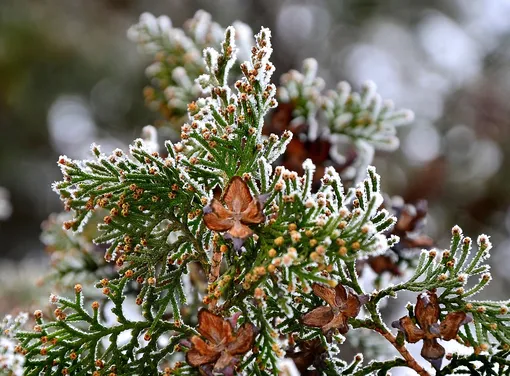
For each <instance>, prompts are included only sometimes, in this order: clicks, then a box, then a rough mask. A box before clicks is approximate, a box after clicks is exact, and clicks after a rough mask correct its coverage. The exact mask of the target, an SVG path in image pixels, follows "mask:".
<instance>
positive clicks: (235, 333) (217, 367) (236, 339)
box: [186, 309, 255, 376]
mask: <svg viewBox="0 0 510 376" xmlns="http://www.w3.org/2000/svg"><path fill="white" fill-rule="evenodd" d="M237 319H238V316H234V317H233V318H232V319H231V320H224V319H223V318H222V317H221V316H218V315H215V314H213V313H211V312H209V311H208V310H207V309H202V310H200V311H199V312H198V327H197V330H198V332H199V333H200V335H201V336H193V337H191V348H190V349H189V350H188V352H187V353H186V361H187V362H188V364H189V365H191V366H193V367H200V370H201V373H202V374H205V375H208V376H209V375H210V376H212V375H213V374H215V373H218V372H220V373H221V374H223V375H226V376H230V375H234V373H235V368H236V365H237V364H238V362H239V359H238V358H237V356H239V355H243V354H245V353H247V352H248V351H250V350H251V348H252V347H253V343H254V340H255V327H254V326H253V324H251V323H244V324H243V325H242V326H241V327H240V328H238V329H237V330H235V327H236V324H237ZM202 337H203V338H202Z"/></svg>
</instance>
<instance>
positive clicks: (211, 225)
mask: <svg viewBox="0 0 510 376" xmlns="http://www.w3.org/2000/svg"><path fill="white" fill-rule="evenodd" d="M223 202H224V203H225V205H226V206H227V207H226V208H225V206H224V205H223V204H222V203H221V201H220V200H218V199H216V198H213V199H212V200H211V203H210V204H209V205H207V206H206V207H205V208H204V222H205V225H206V226H207V228H208V229H210V230H213V231H218V232H225V234H224V235H223V236H224V238H225V239H231V240H232V242H233V244H234V248H235V249H236V250H239V249H241V247H242V245H243V243H244V241H245V240H246V239H247V238H248V237H250V236H251V235H253V230H252V229H251V228H250V227H248V226H251V225H258V224H260V223H262V222H263V221H264V219H265V217H264V213H263V212H262V206H263V197H258V198H254V197H253V196H252V195H251V193H250V189H249V188H248V185H247V184H246V182H245V181H244V180H243V179H242V178H241V177H239V176H234V177H233V178H232V179H230V182H229V183H228V185H227V188H226V189H225V190H224V192H223Z"/></svg>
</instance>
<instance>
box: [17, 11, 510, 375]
mask: <svg viewBox="0 0 510 376" xmlns="http://www.w3.org/2000/svg"><path fill="white" fill-rule="evenodd" d="M197 17H198V18H197ZM203 17H205V16H204V14H203V13H198V14H197V16H196V19H197V20H196V21H195V22H194V23H193V22H192V23H191V26H190V29H189V30H191V31H190V32H189V34H184V33H182V32H178V31H176V29H173V28H171V25H170V21H169V20H168V19H166V18H160V19H155V18H153V17H152V16H148V15H144V16H142V20H141V21H142V22H141V23H140V24H139V25H136V26H135V27H134V29H133V30H135V31H136V33H137V37H138V38H139V40H140V41H141V42H143V45H144V46H145V48H147V49H149V50H150V51H152V52H158V51H160V50H158V49H161V48H163V46H166V44H169V45H172V43H174V44H175V43H176V41H180V42H179V43H181V44H180V45H179V46H180V47H182V46H187V47H189V51H195V50H194V49H198V48H199V47H198V46H203V45H204V44H207V43H208V42H209V40H208V39H207V37H204V35H211V36H214V38H217V33H219V30H220V29H219V27H218V26H217V25H216V24H213V23H210V22H209V21H208V22H209V23H208V22H205V21H204V20H203V19H202V18H203ZM200 20H201V21H200ZM204 25H205V26H207V27H206V28H205V29H203V28H202V27H203V26H204ZM199 26H200V27H199ZM163 31H164V33H163ZM131 33H133V32H131ZM158 33H159V34H158ZM204 33H205V34H204ZM155 35H159V39H154V36H155ZM163 36H164V38H166V39H164V38H163ZM151 38H153V39H151ZM179 38H180V39H179ZM186 38H187V39H186ZM241 39H242V38H241ZM238 40H239V39H238V38H237V37H236V29H235V28H234V27H228V28H227V29H226V30H225V31H224V39H223V41H221V42H218V47H217V48H216V49H215V48H212V47H210V46H207V47H206V48H205V49H204V52H203V62H201V63H200V64H198V63H197V64H196V65H193V66H192V68H190V69H191V71H192V74H193V75H195V74H196V73H197V72H198V71H200V72H201V73H200V75H197V76H196V77H197V80H196V84H197V85H198V87H199V88H200V90H201V95H202V96H203V97H202V98H200V99H198V100H197V101H196V102H192V103H189V105H188V106H187V111H188V121H187V122H185V123H184V124H183V125H182V126H181V139H180V140H179V142H176V143H172V142H170V141H167V142H166V143H165V148H164V149H163V151H162V152H161V153H158V152H157V151H155V148H154V145H151V144H150V142H146V141H144V140H142V139H137V140H135V141H134V142H133V143H132V145H131V146H130V148H129V151H128V152H124V151H122V150H114V151H113V152H112V153H111V154H109V155H106V154H104V153H102V152H101V150H100V148H99V146H96V145H92V148H91V151H92V154H93V159H91V160H70V159H69V158H67V157H65V156H62V157H61V158H60V159H59V162H58V164H59V166H60V168H61V170H62V174H63V180H62V181H58V182H55V184H54V186H53V188H54V190H55V191H56V192H57V193H58V194H59V195H60V197H61V199H62V201H63V202H64V204H65V207H66V209H68V210H69V211H71V213H72V219H70V220H68V221H66V222H65V225H64V227H65V228H67V229H68V230H70V231H71V230H72V231H74V235H72V236H70V237H69V239H68V240H66V241H71V242H75V241H77V240H76V239H80V236H81V235H82V234H83V233H84V231H86V229H87V227H86V226H88V225H90V224H92V223H93V221H94V220H95V219H97V218H100V219H101V220H100V221H99V222H100V223H99V224H98V226H97V229H98V230H97V232H95V233H94V242H95V244H96V246H103V247H105V249H106V250H105V255H104V258H105V260H106V261H107V262H109V263H111V264H110V265H112V269H111V271H112V275H110V276H108V278H103V279H101V280H100V281H99V282H97V284H96V288H98V289H100V291H101V294H102V296H103V298H102V300H101V302H97V301H95V302H92V303H90V302H87V303H84V302H85V301H86V297H85V296H84V292H86V293H87V294H88V287H90V286H88V287H87V288H85V287H86V286H82V285H81V284H77V285H76V286H75V287H74V296H73V297H72V298H66V297H60V296H55V295H52V296H51V298H50V303H51V304H53V305H55V306H56V309H55V311H54V317H48V318H43V317H42V314H41V313H40V312H37V313H36V314H35V319H36V323H37V325H36V330H34V331H31V332H20V333H18V334H17V338H18V340H19V341H20V346H19V348H18V350H19V351H20V352H21V353H23V354H25V365H24V367H25V374H27V375H60V374H70V375H94V376H97V375H157V374H160V375H170V374H175V375H197V374H199V373H202V374H203V373H205V374H207V372H209V374H211V372H212V371H211V369H212V368H211V369H208V368H203V367H202V368H200V369H198V368H193V367H191V366H190V364H191V362H190V363H189V364H188V363H186V362H183V361H182V359H183V355H184V353H186V351H189V349H190V348H193V346H196V343H198V342H197V339H196V338H197V337H194V336H198V335H204V333H203V332H202V331H200V330H201V329H200V326H199V325H197V316H198V312H199V310H200V309H203V308H204V305H208V309H209V310H211V311H214V314H217V315H219V316H221V317H222V319H221V320H223V318H225V319H226V318H228V317H230V320H233V321H236V320H239V324H240V325H243V324H248V325H253V327H254V328H256V330H254V331H253V333H255V338H254V341H253V344H252V346H251V347H250V349H249V350H248V351H245V352H242V354H234V355H236V356H238V358H235V362H234V363H229V365H230V364H235V367H234V368H232V367H230V366H229V367H226V368H228V369H229V370H230V371H232V370H234V369H235V371H236V372H237V374H246V375H248V374H249V375H252V374H254V375H277V374H278V372H279V367H280V364H281V363H280V362H281V361H282V359H284V358H287V360H288V358H289V357H288V354H289V351H290V349H293V350H296V348H299V346H301V345H299V344H304V343H311V342H310V341H315V342H313V343H315V345H316V346H318V347H319V348H320V349H321V351H322V352H321V354H320V362H319V363H313V365H312V364H310V366H313V367H316V370H317V369H318V370H319V371H320V372H322V374H325V375H338V374H345V375H367V374H374V375H375V374H385V373H386V372H387V371H388V370H390V369H391V368H393V367H400V366H406V367H409V368H412V369H414V370H416V371H417V372H419V373H421V374H422V375H426V374H427V373H426V371H424V370H423V368H421V366H420V365H419V364H418V363H416V361H414V359H413V358H412V357H411V358H409V357H410V355H409V353H408V352H407V350H406V348H405V342H404V339H403V338H402V337H401V336H396V337H395V335H394V334H392V333H391V331H390V329H389V328H388V327H387V326H386V324H385V323H384V322H383V319H382V317H381V314H380V312H379V309H378V306H379V303H380V302H381V300H382V299H384V298H386V297H388V296H395V295H396V294H397V293H398V292H399V291H403V290H407V291H412V292H416V293H417V294H420V293H422V292H424V291H427V290H436V291H437V294H438V296H439V300H440V303H441V305H442V307H441V315H442V316H444V315H446V314H447V313H449V312H454V311H455V312H457V311H463V312H468V313H470V314H471V315H472V316H473V319H474V322H473V324H470V326H467V325H464V326H463V327H462V328H461V330H460V331H459V332H458V338H457V340H458V342H460V343H461V344H464V345H469V346H472V347H474V349H475V353H476V356H477V357H480V356H482V357H483V359H485V360H487V359H491V360H493V361H494V362H500V359H506V355H502V351H507V350H508V346H509V343H510V337H509V336H510V332H509V331H508V326H507V322H508V302H488V301H474V300H470V299H471V297H472V296H473V295H475V294H476V293H478V292H479V291H480V290H481V289H482V288H483V287H484V286H485V285H486V284H487V283H488V282H489V280H490V276H489V274H488V266H487V265H486V264H485V260H486V258H487V256H488V252H489V249H490V242H489V240H488V237H487V236H481V237H479V240H478V248H477V250H476V251H475V252H473V254H471V253H472V252H471V241H470V240H469V239H468V238H465V237H463V235H462V232H461V230H460V229H459V228H458V227H455V228H454V229H453V231H452V234H453V235H452V243H451V248H450V250H448V251H445V252H443V253H442V254H441V255H440V257H438V251H435V250H433V251H430V252H426V251H424V252H423V253H422V254H421V256H420V259H419V261H418V265H417V268H416V270H415V272H414V274H412V275H411V277H410V278H409V279H407V280H404V281H402V282H401V283H399V284H397V285H390V286H383V287H382V288H381V289H380V290H374V291H364V290H363V288H362V287H361V285H360V283H359V282H358V272H357V270H356V263H357V262H358V261H360V260H363V259H365V258H367V257H370V256H375V255H379V254H381V253H383V252H385V251H386V250H388V249H389V248H390V247H391V246H393V245H394V244H395V243H396V242H397V241H398V238H397V237H395V236H392V235H390V230H391V229H392V226H393V225H394V224H395V221H396V219H395V217H393V216H392V215H390V214H389V212H388V211H387V210H385V209H383V208H382V203H383V199H382V195H381V191H380V177H379V175H378V174H377V173H376V171H375V168H373V167H368V168H367V169H366V170H363V171H360V172H359V173H360V175H361V174H365V173H366V175H365V176H366V177H365V178H364V179H361V180H360V181H359V183H357V184H356V185H355V186H354V187H352V188H350V189H347V190H346V189H344V187H343V185H342V181H341V179H340V176H339V174H338V172H337V171H335V169H334V168H332V167H328V168H327V169H326V171H325V174H324V176H323V177H322V179H321V184H320V187H319V188H318V190H316V191H313V190H312V182H313V175H314V172H315V166H314V165H313V163H312V162H311V161H310V160H307V161H305V162H304V164H303V170H304V174H303V176H299V175H298V174H297V173H296V172H294V171H289V170H287V169H286V168H284V167H282V166H276V167H273V164H274V162H275V161H277V159H278V157H279V156H280V155H281V154H282V153H284V152H285V147H286V145H287V144H288V142H289V141H290V140H291V137H292V133H291V132H290V131H288V130H286V131H284V132H283V134H282V135H281V136H278V135H274V134H273V135H270V136H268V137H266V136H264V135H263V133H262V128H263V126H264V118H265V116H266V115H267V114H268V112H269V111H270V110H271V109H273V108H275V107H276V106H277V101H276V99H275V95H276V92H277V90H276V87H275V85H274V84H272V83H271V76H272V74H273V72H274V69H275V68H274V66H273V64H272V63H271V61H270V57H271V53H272V46H271V33H270V30H268V29H266V28H262V29H261V31H260V32H259V33H258V34H257V35H256V36H255V44H254V46H253V48H251V54H250V56H249V57H248V60H247V61H244V62H241V63H240V64H239V63H238V62H237V61H236V58H237V57H238V56H241V53H240V51H239V49H238V47H237V46H236V41H238ZM183 41H185V42H183ZM198 41H200V43H198ZM165 48H166V47H165ZM165 51H166V50H165ZM179 51H180V52H179ZM181 52H182V51H181V50H180V49H177V51H174V50H172V49H169V50H168V51H166V53H168V54H169V56H173V54H176V56H177V57H179V56H181V55H179V53H181ZM165 64H166V63H165ZM306 66H307V68H306V69H308V70H309V71H307V72H305V74H304V75H303V77H301V78H300V76H299V74H298V73H293V74H292V75H293V76H292V75H291V76H289V77H287V78H285V79H284V83H285V88H286V89H285V90H286V92H285V91H282V92H281V94H280V96H281V98H284V97H285V96H286V97H285V98H286V99H288V100H291V101H294V104H295V109H296V111H297V112H296V114H297V116H302V117H303V118H304V119H306V121H308V122H310V119H312V118H315V117H316V115H317V114H318V113H319V112H322V113H323V115H324V118H325V119H326V120H327V122H326V124H328V126H327V128H326V129H329V132H330V135H332V134H335V132H336V134H339V135H343V136H345V137H348V138H350V139H352V140H353V142H361V141H360V140H362V141H363V142H365V143H366V144H367V145H370V147H371V148H376V149H381V148H384V147H385V146H386V147H387V146H388V145H395V142H394V138H395V133H394V127H395V126H396V125H397V124H399V123H402V122H403V119H408V116H409V115H408V113H406V112H402V111H393V110H391V109H390V107H389V106H387V105H384V104H382V102H381V100H380V98H379V97H378V96H377V95H376V94H375V91H374V90H375V89H374V87H373V86H371V85H368V86H366V87H365V88H364V89H363V91H362V93H361V94H360V95H358V94H356V93H351V92H350V91H349V90H348V88H347V86H346V85H345V84H342V85H340V88H339V89H338V90H337V91H334V92H331V93H329V94H326V95H323V94H321V90H322V86H323V84H322V83H321V81H320V80H319V79H317V78H316V77H315V73H314V72H315V70H316V67H314V63H313V61H312V60H309V61H308V62H307V65H306ZM169 67H170V66H168V67H167V68H165V69H170V68H169ZM195 68H196V69H195ZM236 68H238V72H240V77H237V78H236V79H235V80H232V79H231V78H230V76H229V73H230V72H231V71H233V70H235V69H236ZM172 69H174V71H175V69H177V68H172ZM183 69H184V70H186V69H187V68H186V66H183ZM193 69H195V70H193ZM294 76H295V77H294ZM296 77H297V78H296ZM231 83H233V84H231ZM172 85H174V86H179V84H178V83H173V84H172ZM183 98H184V97H183ZM189 99H190V98H189V97H188V99H186V100H189ZM183 100H184V99H183ZM186 104H187V103H186ZM319 105H320V106H319ZM183 108H184V107H183ZM342 119H343V120H342ZM318 124H319V123H318ZM318 127H319V128H317V129H321V128H320V126H319V125H318ZM149 130H150V129H149ZM233 177H241V178H242V181H243V183H242V184H245V185H246V187H248V188H247V189H249V191H250V193H251V195H252V196H253V197H255V198H256V200H257V202H258V203H262V202H263V206H261V209H257V210H262V211H263V214H264V220H263V221H262V222H261V223H260V222H257V223H256V224H255V225H253V224H251V225H250V226H251V227H250V229H251V230H252V231H253V234H250V235H251V236H247V237H246V238H244V239H242V240H243V243H242V248H241V249H234V248H235V247H234V246H233V244H232V242H231V241H230V240H229V239H228V238H227V237H224V236H222V233H221V231H219V232H216V231H212V230H210V229H209V228H208V227H207V225H206V224H205V221H204V220H203V218H204V208H205V207H208V206H209V207H210V205H211V202H212V201H213V198H217V199H218V198H219V199H220V200H221V193H220V192H222V193H225V191H228V190H227V187H229V184H230V182H231V181H232V178H233ZM237 181H239V178H237ZM215 191H216V192H215ZM244 204H246V205H248V203H244ZM227 205H228V203H227ZM257 208H258V206H257ZM218 210H219V209H218ZM232 210H233V209H232ZM243 210H244V209H243ZM238 212H239V211H238ZM209 213H210V211H209V212H207V213H206V214H209ZM237 214H239V213H237ZM59 236H60V235H59ZM51 242H52V243H55V238H53V239H52V240H51ZM62 248H69V245H64V246H63V247H62ZM477 276H480V277H479V278H480V279H479V280H478V281H477V282H476V283H475V284H472V285H471V284H469V283H470V279H474V278H477ZM473 277H474V278H473ZM317 284H320V285H321V286H323V288H329V287H327V286H331V287H334V286H336V285H338V284H339V285H342V286H343V287H344V288H346V290H338V291H344V294H347V293H346V292H345V291H348V292H349V294H350V295H352V296H355V300H356V299H357V300H356V302H357V303H356V304H357V306H356V307H354V308H355V309H352V311H356V312H355V314H352V315H351V316H348V318H347V319H346V320H348V321H346V322H345V323H344V324H345V326H343V327H344V328H347V323H348V324H349V325H350V327H351V328H352V329H353V330H356V329H359V328H363V330H364V331H365V332H366V331H367V329H368V330H369V331H370V332H372V333H373V335H374V336H379V335H381V336H382V338H384V339H386V340H387V341H389V343H390V344H391V345H392V346H393V347H395V349H397V350H398V351H399V353H400V354H401V355H402V358H392V359H388V360H381V361H373V362H369V363H367V362H365V361H364V360H363V356H362V355H360V354H358V355H357V356H355V357H354V359H353V360H349V361H344V360H341V359H340V354H341V350H342V343H343V342H344V341H345V340H346V338H345V337H343V336H342V335H341V334H339V332H338V331H336V330H326V331H324V330H321V328H320V326H319V327H318V328H315V327H311V326H306V325H304V324H303V317H304V315H306V314H308V313H310V312H311V311H313V310H315V309H317V308H318V307H320V306H323V305H324V300H323V299H321V298H320V297H319V296H318V295H316V294H315V293H314V292H315V290H313V289H314V286H315V288H317V286H318V285H317ZM324 286H326V287H324ZM335 291H336V290H335ZM98 300H99V299H98ZM335 302H336V300H335ZM350 302H351V303H352V302H353V300H352V299H351V301H350ZM335 304H337V303H335ZM338 304H340V303H338ZM361 306H363V309H362V310H361V312H362V313H360V308H361ZM344 308H345V307H343V308H342V309H344ZM351 308H352V307H351ZM323 309H327V307H323ZM338 310H340V311H341V309H340V308H339V307H335V308H334V310H332V311H331V312H337V311H338ZM412 311H413V310H412V309H411V307H410V313H412ZM234 318H235V319H234ZM221 320H220V321H221ZM201 325H204V326H205V325H206V324H204V323H202V324H201ZM226 325H228V324H226ZM228 327H229V328H230V329H232V328H233V327H235V325H233V326H228ZM250 327H251V326H250ZM199 331H200V333H199ZM344 333H345V331H344ZM205 337H207V336H205ZM193 338H194V339H195V340H193ZM207 339H208V340H209V341H212V340H215V341H216V342H218V343H220V341H219V340H217V338H212V339H211V338H207ZM229 339H231V338H229ZM190 340H191V342H190ZM192 342H193V343H192ZM296 344H297V345H296ZM296 346H297V347H296ZM303 346H304V345H303ZM194 349H195V350H196V348H194ZM493 349H494V350H496V349H497V350H498V352H495V353H494V354H486V353H485V352H486V351H489V352H490V351H493ZM301 350H302V349H301ZM301 350H299V351H301ZM499 350H500V351H499ZM215 351H216V350H215ZM221 351H226V350H225V349H222V350H221ZM218 354H220V352H218ZM218 357H219V355H218ZM477 359H478V358H477ZM217 360H218V358H216V359H214V362H216V361H217ZM470 361H471V358H462V359H461V358H459V357H457V358H455V362H457V363H454V362H453V363H452V364H454V365H455V364H458V365H459V367H461V365H465V364H464V363H466V362H467V363H469V362H470ZM505 361H506V360H505ZM211 362H212V363H214V362H213V361H211ZM211 362H209V363H211ZM500 364H504V363H503V362H502V361H501V362H500ZM209 365H211V364H209ZM211 367H212V365H211ZM448 367H454V366H452V365H450V366H448Z"/></svg>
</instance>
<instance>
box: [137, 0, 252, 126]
mask: <svg viewBox="0 0 510 376" xmlns="http://www.w3.org/2000/svg"><path fill="white" fill-rule="evenodd" d="M233 27H234V28H235V29H236V31H237V42H238V44H239V46H240V48H241V51H240V55H241V56H242V57H243V58H244V59H246V58H248V57H249V54H250V49H251V47H252V45H253V37H252V35H253V34H252V31H251V29H250V27H249V26H248V25H246V24H244V23H242V22H234V24H233ZM223 35H224V29H223V28H222V27H221V26H220V25H218V24H217V23H216V22H213V21H212V19H211V15H210V14H209V13H207V12H205V11H202V10H200V11H198V12H196V14H195V16H194V17H193V18H192V19H190V20H188V22H187V23H186V24H185V26H184V28H182V29H181V28H175V27H173V25H172V21H171V20H170V18H168V17H167V16H159V17H155V16H153V15H152V14H150V13H143V14H142V15H141V16H140V21H139V23H138V24H136V25H133V26H132V27H131V28H130V29H129V30H128V37H129V38H130V39H131V40H132V41H133V42H135V43H137V44H138V46H139V50H140V51H141V52H142V53H143V54H146V55H149V56H150V57H151V58H152V59H153V60H154V61H153V63H152V64H151V65H149V66H148V67H147V69H146V75H147V77H148V78H149V79H150V83H151V87H148V88H146V89H145V93H144V94H145V99H146V101H147V104H148V105H149V107H151V108H152V109H154V110H160V111H161V112H162V113H164V114H165V117H166V119H167V120H168V121H169V122H170V123H171V124H172V125H174V126H176V125H180V124H182V120H183V119H185V116H186V113H187V105H188V104H189V103H191V102H192V101H194V100H196V99H197V98H198V97H199V96H200V95H201V91H200V86H199V85H198V84H197V83H196V82H195V79H196V78H197V77H198V76H199V75H200V74H202V73H204V72H205V69H206V67H205V65H204V60H203V58H202V51H203V49H204V48H207V47H214V48H218V47H219V45H220V43H221V41H222V40H223Z"/></svg>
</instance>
